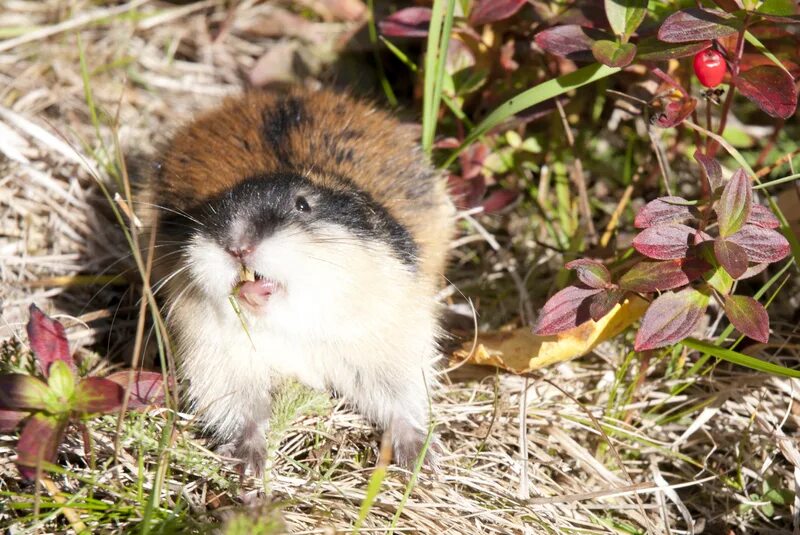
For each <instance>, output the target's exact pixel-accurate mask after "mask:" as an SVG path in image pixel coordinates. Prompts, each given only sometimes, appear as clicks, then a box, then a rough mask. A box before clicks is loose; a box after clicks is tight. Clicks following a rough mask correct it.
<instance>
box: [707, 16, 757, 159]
mask: <svg viewBox="0 0 800 535" xmlns="http://www.w3.org/2000/svg"><path fill="white" fill-rule="evenodd" d="M749 19H750V17H749V16H748V17H746V18H745V19H744V24H743V26H742V29H741V31H740V32H739V38H738V39H737V40H736V54H735V57H734V59H733V61H731V81H733V77H734V76H736V75H737V74H739V62H740V61H741V59H742V53H743V52H744V34H745V33H746V32H747V23H748V21H749ZM734 93H736V86H734V85H733V83H731V84H729V85H728V94H727V95H726V97H725V103H724V104H723V105H722V114H721V115H720V118H719V129H718V130H717V135H719V136H722V134H723V132H725V126H726V124H727V122H728V114H729V113H730V110H731V104H733V95H734ZM708 129H709V130H711V128H710V126H709V128H708ZM718 148H719V144H718V143H716V142H715V141H714V140H711V141H709V144H708V150H707V154H708V156H711V157H712V158H713V157H714V156H715V155H716V154H717V149H718Z"/></svg>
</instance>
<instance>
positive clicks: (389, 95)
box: [367, 0, 397, 108]
mask: <svg viewBox="0 0 800 535" xmlns="http://www.w3.org/2000/svg"><path fill="white" fill-rule="evenodd" d="M367 7H368V11H369V19H367V26H368V28H369V42H370V43H372V53H373V57H374V58H375V65H376V66H377V68H378V78H380V81H381V87H382V88H383V92H384V93H385V94H386V100H388V101H389V105H390V106H392V107H393V108H396V107H397V97H396V96H395V94H394V90H393V89H392V84H390V83H389V80H387V78H386V73H385V72H384V70H383V63H381V57H380V53H379V52H378V30H377V28H375V0H368V2H367Z"/></svg>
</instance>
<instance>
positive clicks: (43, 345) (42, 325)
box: [28, 305, 76, 377]
mask: <svg viewBox="0 0 800 535" xmlns="http://www.w3.org/2000/svg"><path fill="white" fill-rule="evenodd" d="M30 314H31V318H30V320H28V340H29V341H30V343H31V349H32V350H33V354H34V355H36V362H37V364H38V365H39V369H40V370H41V372H42V374H43V375H44V376H45V377H47V375H48V374H49V373H50V365H51V364H52V363H53V362H55V361H57V360H63V361H64V362H66V363H67V364H68V365H69V367H70V368H71V369H72V370H73V371H74V370H75V369H76V366H75V361H74V360H73V359H72V355H71V354H70V352H69V344H68V343H67V335H66V334H65V333H64V326H63V325H61V323H60V322H58V321H56V320H53V319H51V318H49V317H48V316H47V315H45V313H44V312H42V311H41V310H39V309H38V308H37V307H36V305H31V307H30Z"/></svg>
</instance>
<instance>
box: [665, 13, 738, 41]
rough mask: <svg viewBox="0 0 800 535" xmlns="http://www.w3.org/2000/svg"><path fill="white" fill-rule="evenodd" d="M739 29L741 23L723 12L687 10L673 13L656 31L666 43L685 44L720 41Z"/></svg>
mask: <svg viewBox="0 0 800 535" xmlns="http://www.w3.org/2000/svg"><path fill="white" fill-rule="evenodd" d="M740 28H741V21H740V20H739V19H737V18H736V17H734V16H731V15H728V14H727V13H725V12H724V11H708V10H705V9H698V8H689V9H683V10H681V11H678V12H677V13H673V14H672V15H670V16H669V17H667V18H666V20H665V21H664V23H663V24H662V25H661V27H660V28H659V29H658V38H659V39H661V40H662V41H666V42H667V43H686V42H689V41H705V40H710V39H721V38H723V37H727V36H728V35H732V34H734V33H736V32H738V31H739V29H740Z"/></svg>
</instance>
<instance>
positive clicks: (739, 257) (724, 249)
mask: <svg viewBox="0 0 800 535" xmlns="http://www.w3.org/2000/svg"><path fill="white" fill-rule="evenodd" d="M714 256H716V257H717V261H718V262H719V264H720V265H721V266H722V267H723V268H725V271H727V272H728V275H730V276H731V277H733V278H734V279H738V278H739V277H741V276H742V275H744V272H745V271H747V252H745V250H744V249H743V248H742V247H740V246H739V245H736V244H735V243H733V242H731V241H728V240H725V239H723V238H717V239H716V240H714Z"/></svg>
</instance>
